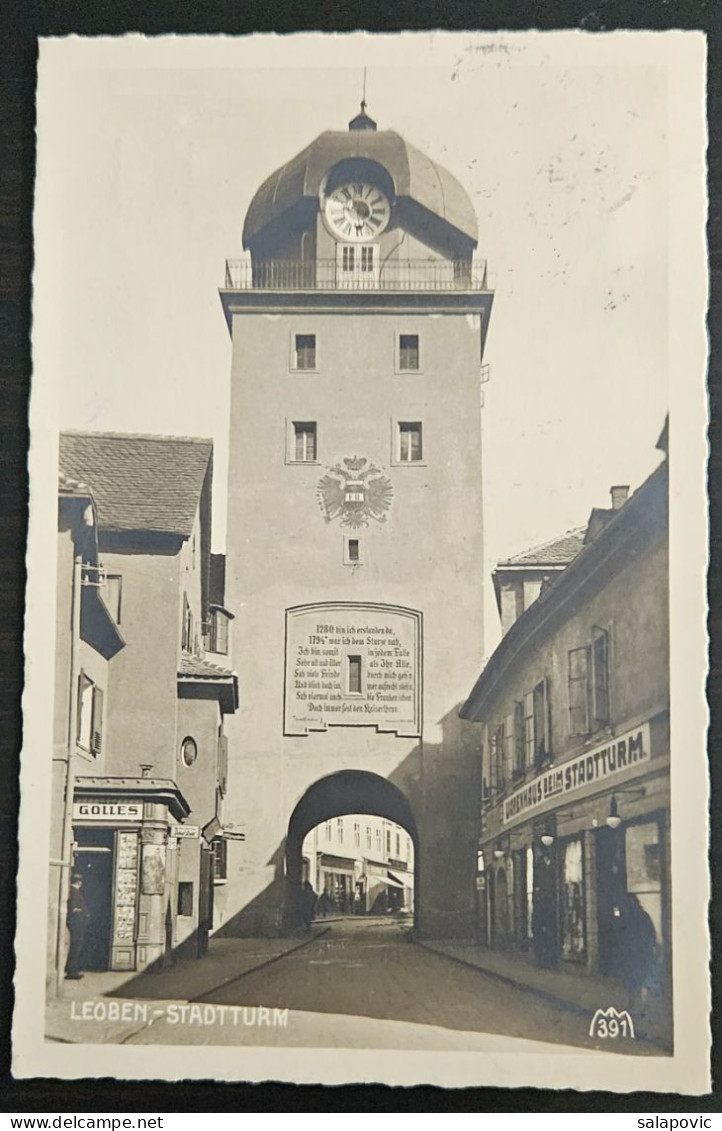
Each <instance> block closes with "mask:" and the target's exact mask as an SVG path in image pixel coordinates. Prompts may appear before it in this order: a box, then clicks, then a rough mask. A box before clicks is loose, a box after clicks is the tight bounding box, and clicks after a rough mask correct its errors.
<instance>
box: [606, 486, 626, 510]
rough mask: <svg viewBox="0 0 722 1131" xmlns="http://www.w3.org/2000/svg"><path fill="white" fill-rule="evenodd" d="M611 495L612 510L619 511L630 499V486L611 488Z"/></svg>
mask: <svg viewBox="0 0 722 1131" xmlns="http://www.w3.org/2000/svg"><path fill="white" fill-rule="evenodd" d="M609 494H610V495H611V496H612V510H613V511H618V510H619V509H620V507H623V506H624V504H625V503H626V501H627V499H628V498H629V486H628V485H627V486H626V487H610V488H609Z"/></svg>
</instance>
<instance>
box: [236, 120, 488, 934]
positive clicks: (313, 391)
mask: <svg viewBox="0 0 722 1131" xmlns="http://www.w3.org/2000/svg"><path fill="white" fill-rule="evenodd" d="M243 241H244V247H245V248H246V250H247V251H248V252H249V253H250V255H249V259H248V260H247V261H243V262H241V261H233V262H229V263H228V264H227V270H226V286H225V287H224V288H223V290H222V292H221V299H222V304H223V310H224V313H225V316H226V320H227V325H228V328H229V331H230V334H231V338H232V346H233V353H232V372H231V420H230V461H229V462H230V472H229V494H228V542H227V588H228V594H229V603H230V605H231V607H232V608H233V609H234V611H235V613H236V616H237V621H236V626H237V631H236V646H235V660H236V665H237V668H238V671H239V676H240V679H241V682H242V685H243V686H248V688H249V689H251V688H252V694H250V695H249V696H248V698H247V699H245V697H244V702H243V703H242V704H241V707H240V710H239V712H238V713H237V715H236V718H235V720H234V723H233V730H232V736H233V742H232V748H233V749H232V754H231V770H230V773H231V776H232V780H233V782H235V783H238V790H237V791H236V790H235V787H234V789H233V791H232V793H233V796H229V798H228V805H227V812H228V818H229V820H230V821H231V822H232V823H233V825H234V827H238V828H242V829H243V831H244V833H245V842H244V843H243V844H238V845H229V859H228V883H227V889H228V899H227V912H228V913H227V918H226V921H225V922H224V924H223V925H222V927H221V930H222V931H223V932H224V933H228V934H234V933H237V934H255V933H266V932H275V931H277V930H282V929H283V922H284V907H285V906H286V905H287V901H288V898H289V890H290V889H292V888H293V887H294V885H295V886H297V885H298V883H299V882H300V879H301V876H302V844H303V840H304V838H305V836H306V835H307V833H308V832H309V830H310V829H311V828H313V827H314V826H315V825H317V824H319V823H321V822H323V821H325V820H327V819H331V818H333V819H335V818H337V817H339V816H343V815H344V814H352V813H369V814H371V815H373V816H377V817H380V818H384V819H386V820H388V821H390V822H394V823H396V824H399V825H401V826H403V828H404V829H405V830H406V831H407V832H408V834H409V835H410V837H411V839H412V842H413V845H414V850H415V859H416V863H417V881H418V882H417V899H416V913H417V926H418V927H419V929H420V930H422V931H426V932H429V933H438V934H454V933H459V932H462V933H463V932H464V931H465V930H468V929H470V928H471V924H472V918H473V903H472V901H471V899H470V895H469V890H470V884H471V882H472V880H473V866H472V871H471V872H470V870H469V869H470V865H469V852H470V848H471V847H472V846H473V845H474V843H475V838H476V829H475V824H476V816H475V813H474V804H473V798H474V797H475V796H476V795H477V794H478V785H477V778H478V773H479V769H478V752H477V750H476V745H475V744H476V742H477V741H478V740H477V736H476V733H475V728H473V727H470V726H469V725H468V724H467V723H465V722H463V721H462V720H460V719H459V716H458V707H459V703H460V701H461V699H462V696H463V694H464V689H465V688H466V687H468V686H469V685H470V682H471V681H472V680H473V678H474V673H475V672H476V671H477V670H478V665H479V662H480V658H481V655H482V654H483V647H482V639H483V622H482V597H481V585H480V584H479V579H478V563H479V561H480V560H481V559H482V550H483V546H482V521H481V520H482V514H481V408H480V405H481V388H480V386H481V365H482V358H483V350H484V342H485V338H486V333H487V329H488V324H489V317H490V312H491V305H492V294H491V292H490V290H489V287H488V285H487V278H486V267H485V263H484V262H483V261H480V260H478V259H476V258H475V249H476V247H477V227H476V219H475V216H474V211H473V208H472V205H471V202H470V200H469V197H468V195H467V194H466V192H465V190H464V189H463V188H462V186H461V185H460V184H459V182H458V181H456V179H455V178H454V177H453V176H452V175H451V174H450V173H448V172H447V171H446V170H445V169H443V168H442V167H441V166H439V165H438V164H437V163H436V162H434V161H432V160H431V159H430V158H428V157H427V156H426V155H424V154H422V153H421V152H419V151H418V150H417V149H415V148H414V147H413V146H411V145H410V144H408V143H407V142H406V141H405V140H404V139H403V138H401V137H400V136H399V135H398V134H396V133H395V132H394V131H392V130H377V129H376V125H375V123H374V122H373V121H372V120H371V119H370V118H369V117H368V115H367V114H366V113H365V111H364V108H363V107H362V112H361V114H359V115H358V116H357V117H356V118H354V119H353V121H352V122H351V123H350V126H349V129H348V130H347V131H329V132H327V133H324V134H322V135H321V136H320V137H318V138H317V139H316V140H315V141H313V142H312V143H311V144H310V145H309V146H307V147H306V148H305V149H304V150H303V151H302V152H300V153H299V154H298V155H296V156H295V157H293V158H292V159H291V160H290V161H289V162H288V163H287V164H286V165H284V166H283V167H282V168H281V169H279V170H278V171H276V172H275V173H273V174H272V175H271V176H270V177H269V178H268V180H267V181H266V182H265V183H264V184H263V185H262V186H261V187H260V188H259V189H258V191H257V192H256V194H255V196H254V198H253V200H252V202H251V205H250V207H249V209H248V212H247V215H246V218H245V225H244V232H243ZM452 595H453V599H452ZM251 783H252V787H251ZM430 846H433V848H431V847H430ZM427 853H428V855H427Z"/></svg>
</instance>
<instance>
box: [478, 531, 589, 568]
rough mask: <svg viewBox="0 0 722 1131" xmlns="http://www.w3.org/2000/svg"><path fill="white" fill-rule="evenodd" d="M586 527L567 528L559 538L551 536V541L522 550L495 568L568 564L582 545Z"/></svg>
mask: <svg viewBox="0 0 722 1131" xmlns="http://www.w3.org/2000/svg"><path fill="white" fill-rule="evenodd" d="M586 529H587V528H586V526H580V527H577V529H576V530H568V531H567V532H566V534H562V535H561V537H559V538H553V539H552V540H551V542H545V543H544V544H543V545H541V546H534V547H533V548H532V549H531V550H523V551H522V553H521V554H516V555H515V556H514V557H513V558H506V559H505V561H503V562H498V564H497V569H503V568H504V566H530V567H532V566H537V565H538V566H553V565H569V562H571V561H572V560H573V559H574V558H575V557H576V556H577V554H578V553H579V551H580V550H581V548H582V546H583V545H584V535H585V533H586Z"/></svg>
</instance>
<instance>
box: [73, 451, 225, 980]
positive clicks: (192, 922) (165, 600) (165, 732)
mask: <svg viewBox="0 0 722 1131" xmlns="http://www.w3.org/2000/svg"><path fill="white" fill-rule="evenodd" d="M60 464H61V473H62V475H63V477H64V480H65V482H74V483H76V484H77V483H78V482H81V481H82V483H84V484H87V488H82V486H81V488H80V489H82V490H85V491H86V492H87V494H88V496H89V499H90V500H92V517H93V525H92V533H93V539H92V552H89V551H88V550H87V549H79V550H78V552H77V553H76V555H75V560H76V561H77V562H78V567H77V571H76V584H77V587H78V591H79V593H80V623H79V636H80V645H79V647H78V648H77V649H76V652H75V655H76V658H74V659H63V657H66V656H70V654H71V652H72V648H71V646H70V644H71V642H72V640H73V639H74V637H73V632H74V629H73V616H72V608H73V605H72V596H71V598H70V604H69V603H68V601H69V599H68V592H69V587H68V577H67V572H68V570H67V563H66V559H67V560H69V556H70V554H71V551H72V546H71V545H70V543H69V542H68V534H67V533H66V531H65V525H67V524H66V523H64V522H62V521H61V549H62V554H61V557H62V561H61V563H60V564H61V568H60V569H59V574H58V577H59V584H58V602H59V605H58V664H57V684H56V706H55V712H56V733H57V739H58V748H60V740H61V738H62V736H63V735H67V742H68V744H69V745H68V747H67V748H68V749H69V750H70V758H69V759H68V762H69V765H70V770H69V771H68V769H67V768H66V770H65V779H64V782H63V783H62V788H61V793H62V795H63V803H62V804H61V803H60V799H59V797H58V796H57V790H56V791H54V805H53V811H54V820H57V819H58V818H57V815H58V814H60V826H61V827H60V834H59V835H60V840H61V841H62V842H63V843H64V846H65V851H64V853H63V854H62V860H63V861H64V867H63V868H62V871H63V872H64V874H65V878H64V884H66V883H67V872H68V870H69V869H70V868H72V870H73V872H74V873H77V874H80V875H81V876H82V878H83V887H84V896H85V901H86V903H87V906H88V910H89V912H90V920H89V927H88V930H87V934H86V939H85V946H84V955H83V962H84V965H85V968H86V969H97V970H103V969H114V970H141V969H144V968H146V967H147V966H149V965H152V964H154V963H157V962H160V961H163V960H167V959H168V958H169V957H170V955H171V953H172V952H174V951H180V952H182V953H187V954H192V955H200V954H202V953H203V952H204V950H205V946H206V943H207V939H208V935H209V933H210V931H211V929H212V925H213V896H214V887H215V884H214V873H215V872H217V870H218V869H217V866H216V862H215V855H216V854H217V855H218V857H219V858H222V857H224V855H225V853H224V851H223V846H222V836H221V843H220V844H219V839H218V838H219V834H222V822H221V819H222V803H223V796H224V794H225V791H226V776H227V771H226V761H227V748H226V740H225V735H224V720H225V718H226V717H227V715H228V714H230V713H232V712H233V711H234V710H235V709H236V706H237V702H238V688H237V681H236V677H235V675H234V673H233V672H232V671H231V670H230V669H229V668H228V667H226V666H224V662H225V661H226V660H227V657H226V656H225V655H219V654H217V653H215V652H214V653H209V652H208V651H207V650H206V648H205V647H204V644H206V645H207V646H208V647H210V646H211V640H213V646H214V647H215V648H223V649H225V651H227V636H228V634H227V631H225V629H224V627H223V625H224V623H225V622H226V621H227V619H228V617H227V613H226V612H225V610H224V606H223V601H222V600H221V601H220V602H216V604H215V605H214V606H213V607H212V605H211V600H210V596H211V593H210V587H211V579H210V564H211V555H210V534H211V531H210V522H211V513H210V500H211V480H212V446H211V444H210V441H199V440H188V439H176V438H168V437H165V438H164V437H150V436H125V435H117V434H108V433H65V434H63V435H62V436H61V442H60ZM75 489H76V491H77V490H79V488H77V487H76V488H75ZM68 506H69V503H68V501H67V500H66V499H65V498H62V499H61V520H62V516H63V512H64V509H65V510H67V508H68ZM86 542H87V535H86ZM66 543H68V545H66ZM78 578H79V580H78ZM70 592H71V594H72V590H70ZM86 610H95V616H96V619H97V618H98V617H100V616H101V614H102V618H103V623H104V633H105V636H104V640H105V645H104V652H103V649H101V648H100V645H98V644H95V652H98V651H100V652H102V653H103V659H104V664H101V663H100V661H99V659H98V656H97V655H96V654H95V653H93V655H92V656H91V655H89V654H88V647H89V646H90V639H89V637H88V633H89V631H90V630H89V627H88V628H87V630H86V627H85V626H86V625H88V626H89V624H90V622H89V620H88V617H89V612H86ZM224 618H225V619H224ZM219 625H220V627H218V626H219ZM96 635H97V633H96ZM105 654H107V659H105ZM59 764H60V763H59ZM60 765H62V764H60ZM70 799H72V801H70ZM55 839H56V840H57V837H56V838H55ZM216 846H218V851H217V853H216ZM58 890H59V914H58V916H57V918H56V922H57V923H59V924H60V928H59V930H60V933H62V923H63V919H64V912H63V905H64V901H65V900H67V889H66V890H65V892H63V885H62V884H61V885H60V887H59V889H58ZM57 929H58V928H57V927H56V930H57Z"/></svg>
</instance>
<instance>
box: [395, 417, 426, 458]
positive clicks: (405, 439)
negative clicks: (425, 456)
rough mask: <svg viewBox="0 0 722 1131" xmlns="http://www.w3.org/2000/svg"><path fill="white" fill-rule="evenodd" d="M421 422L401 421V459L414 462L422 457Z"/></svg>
mask: <svg viewBox="0 0 722 1131" xmlns="http://www.w3.org/2000/svg"><path fill="white" fill-rule="evenodd" d="M421 454H422V448H421V424H420V422H419V421H413V422H409V423H399V460H400V461H401V463H414V462H416V461H417V460H420V459H421Z"/></svg>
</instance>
